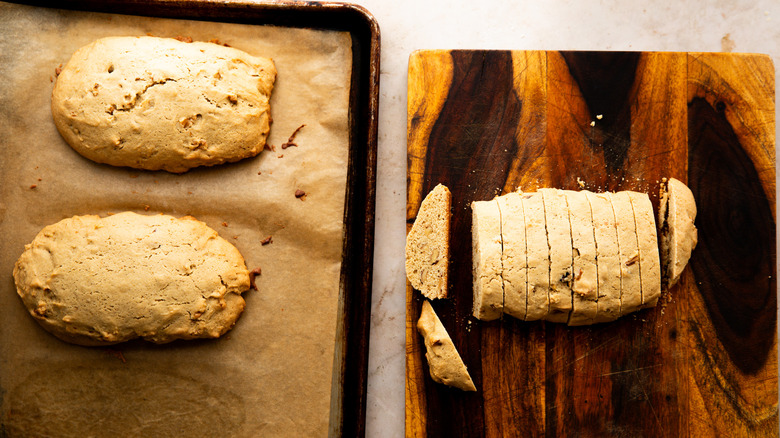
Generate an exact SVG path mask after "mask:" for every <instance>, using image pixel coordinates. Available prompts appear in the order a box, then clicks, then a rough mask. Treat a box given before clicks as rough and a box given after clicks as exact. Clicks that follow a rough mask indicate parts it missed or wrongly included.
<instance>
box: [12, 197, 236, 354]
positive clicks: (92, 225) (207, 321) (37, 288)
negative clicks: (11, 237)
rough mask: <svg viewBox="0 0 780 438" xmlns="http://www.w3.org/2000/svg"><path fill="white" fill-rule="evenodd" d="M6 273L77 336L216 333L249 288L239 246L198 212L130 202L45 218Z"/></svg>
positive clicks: (31, 303) (164, 338) (104, 341)
mask: <svg viewBox="0 0 780 438" xmlns="http://www.w3.org/2000/svg"><path fill="white" fill-rule="evenodd" d="M13 275H14V280H15V282H16V288H17V293H18V294H19V296H20V297H21V299H22V301H23V302H24V304H25V306H26V307H27V309H28V311H29V312H30V315H32V316H33V317H34V318H35V319H36V320H37V322H38V323H39V324H41V325H42V326H43V327H44V328H45V329H46V330H48V331H49V332H51V333H52V334H54V335H55V336H57V337H58V338H60V339H62V340H65V341H68V342H72V343H75V344H80V345H109V344H115V343H118V342H123V341H128V340H130V339H133V338H137V337H141V338H144V339H146V340H149V341H152V342H155V343H167V342H170V341H173V340H175V339H194V338H216V337H219V336H221V335H222V334H224V333H225V332H227V331H228V330H230V329H231V328H232V327H233V325H234V324H235V323H236V320H237V319H238V317H239V316H240V314H241V312H242V311H243V310H244V299H243V298H242V297H241V294H242V293H243V292H244V291H246V290H247V289H248V288H249V272H248V271H247V269H246V265H245V263H244V259H243V257H242V256H241V254H240V253H239V252H238V250H237V249H236V248H235V247H234V246H233V245H231V244H230V243H228V242H227V241H225V240H224V239H222V238H221V237H219V236H218V235H217V232H216V231H214V230H213V229H211V228H209V227H208V226H207V225H206V224H204V223H203V222H200V221H198V220H195V219H193V218H191V217H183V218H180V219H177V218H174V217H172V216H167V215H154V216H146V215H139V214H136V213H132V212H124V213H119V214H116V215H113V216H107V217H105V218H100V217H98V216H74V217H71V218H68V219H64V220H62V221H60V222H58V223H56V224H53V225H49V226H47V227H45V228H43V229H42V230H41V232H40V233H39V234H38V235H37V236H36V237H35V239H34V240H33V241H32V243H30V244H28V245H26V246H25V251H24V252H23V253H22V255H21V257H19V259H18V261H17V262H16V265H15V266H14V272H13Z"/></svg>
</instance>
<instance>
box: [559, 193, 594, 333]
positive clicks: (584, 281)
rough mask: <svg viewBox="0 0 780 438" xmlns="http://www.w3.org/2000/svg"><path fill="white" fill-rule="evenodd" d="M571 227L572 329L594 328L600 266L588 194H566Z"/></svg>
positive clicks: (570, 318) (570, 319) (569, 322)
mask: <svg viewBox="0 0 780 438" xmlns="http://www.w3.org/2000/svg"><path fill="white" fill-rule="evenodd" d="M564 195H565V196H566V203H567V205H568V206H569V223H570V224H571V238H572V255H573V259H574V262H573V263H574V264H573V267H572V275H573V281H572V287H571V288H572V311H571V313H570V314H569V321H568V324H569V325H586V324H592V323H593V321H594V319H595V318H596V313H597V304H596V301H597V299H598V270H597V269H598V268H597V265H596V238H595V234H594V232H593V216H592V214H591V210H590V203H588V198H587V196H586V195H585V193H584V192H575V191H570V190H565V191H564Z"/></svg>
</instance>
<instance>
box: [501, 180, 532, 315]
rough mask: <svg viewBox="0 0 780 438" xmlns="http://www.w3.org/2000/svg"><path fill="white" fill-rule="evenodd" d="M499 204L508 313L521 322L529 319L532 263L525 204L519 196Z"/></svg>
mask: <svg viewBox="0 0 780 438" xmlns="http://www.w3.org/2000/svg"><path fill="white" fill-rule="evenodd" d="M497 200H498V206H499V210H500V212H501V235H502V241H503V252H502V254H501V265H502V266H503V275H502V278H503V280H504V313H506V314H508V315H510V316H513V317H515V318H518V319H525V311H526V294H527V293H528V290H527V288H528V275H527V271H528V262H527V260H526V245H525V217H524V214H523V202H522V200H521V199H520V194H519V193H517V192H512V193H508V194H506V195H504V196H499V197H498V198H497Z"/></svg>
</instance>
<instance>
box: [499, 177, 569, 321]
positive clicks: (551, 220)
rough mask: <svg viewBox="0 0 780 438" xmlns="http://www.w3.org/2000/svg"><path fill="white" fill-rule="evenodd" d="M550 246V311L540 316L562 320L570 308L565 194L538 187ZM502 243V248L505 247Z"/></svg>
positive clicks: (566, 318) (567, 215) (567, 208)
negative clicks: (542, 201)
mask: <svg viewBox="0 0 780 438" xmlns="http://www.w3.org/2000/svg"><path fill="white" fill-rule="evenodd" d="M539 192H540V193H541V194H542V196H543V198H544V218H545V222H546V224H547V241H548V244H549V247H550V311H549V313H548V314H547V316H545V318H544V319H546V320H547V321H551V322H562V323H566V322H567V321H568V320H569V313H571V308H572V297H571V284H572V266H573V264H574V254H573V252H572V241H571V224H570V223H569V207H568V204H566V195H564V194H563V192H562V191H560V190H556V189H540V190H539ZM506 246H507V245H506V244H505V245H504V249H506Z"/></svg>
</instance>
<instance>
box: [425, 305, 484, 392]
mask: <svg viewBox="0 0 780 438" xmlns="http://www.w3.org/2000/svg"><path fill="white" fill-rule="evenodd" d="M417 330H418V331H419V332H420V334H421V335H422V337H423V341H424V343H425V351H426V352H425V358H426V359H427V360H428V369H429V371H430V373H431V378H432V379H433V380H434V381H435V382H438V383H443V384H445V385H448V386H454V387H456V388H459V389H462V390H463V391H476V390H477V388H476V387H475V386H474V381H472V380H471V376H469V372H468V370H467V369H466V365H464V364H463V359H461V357H460V354H458V350H457V349H456V348H455V344H453V343H452V339H451V338H450V335H449V334H447V330H446V329H445V328H444V325H443V324H442V323H441V320H439V317H438V316H437V315H436V312H434V311H433V307H432V306H431V303H429V302H428V301H424V302H423V306H422V312H420V319H419V321H417Z"/></svg>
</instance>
